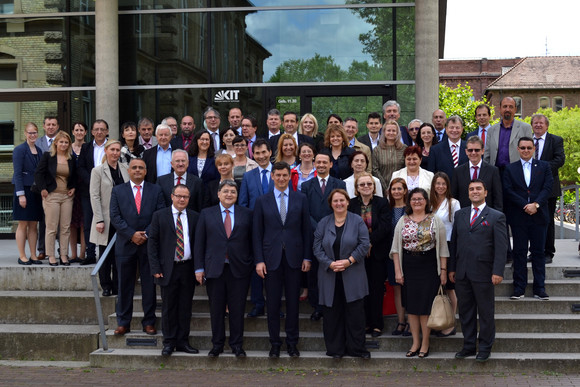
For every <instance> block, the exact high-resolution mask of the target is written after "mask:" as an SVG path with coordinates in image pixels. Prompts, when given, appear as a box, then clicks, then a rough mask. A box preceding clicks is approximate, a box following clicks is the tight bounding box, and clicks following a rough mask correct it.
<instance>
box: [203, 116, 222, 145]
mask: <svg viewBox="0 0 580 387" xmlns="http://www.w3.org/2000/svg"><path fill="white" fill-rule="evenodd" d="M203 121H204V122H205V129H204V127H203V125H202V127H201V130H206V131H207V132H208V133H209V136H210V138H211V140H212V141H213V149H215V151H216V153H217V152H218V150H219V149H220V144H221V139H220V124H221V116H220V112H218V111H217V110H215V109H214V108H213V107H211V106H208V107H207V109H205V112H203Z"/></svg>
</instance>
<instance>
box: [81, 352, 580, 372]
mask: <svg viewBox="0 0 580 387" xmlns="http://www.w3.org/2000/svg"><path fill="white" fill-rule="evenodd" d="M299 349H300V347H299ZM247 355H248V357H246V358H243V359H237V358H236V357H234V355H232V354H230V353H224V354H222V355H220V357H219V358H217V359H216V358H208V357H207V353H200V354H199V355H188V354H184V353H174V354H173V355H172V356H169V357H163V356H161V351H160V350H158V349H139V350H135V349H114V350H112V351H111V352H107V353H106V352H104V351H102V350H97V351H94V352H93V353H91V355H90V363H91V366H92V367H107V368H117V369H159V368H160V367H162V368H167V369H184V368H185V369H187V368H191V369H229V370H256V371H260V370H268V369H289V370H300V369H311V370H312V369H320V370H332V369H337V368H340V369H341V370H342V371H345V370H348V371H361V370H367V371H370V370H381V371H387V370H390V371H409V372H425V371H439V372H440V371H445V372H453V373H455V372H485V373H514V372H529V371H530V370H535V371H537V372H542V371H545V372H562V373H577V372H578V369H580V354H578V353H551V352H549V353H519V352H516V353H512V352H493V353H492V354H491V357H490V360H489V361H488V362H486V363H477V362H475V360H474V358H468V359H464V360H457V359H455V358H454V356H455V351H452V352H433V353H430V354H429V357H428V358H425V359H418V358H416V357H415V358H410V359H408V358H405V354H404V353H402V352H372V354H371V357H372V358H371V359H369V360H362V359H358V358H350V357H344V358H343V359H339V360H336V359H332V358H329V357H328V356H326V355H325V352H323V351H312V352H310V351H301V357H300V358H289V357H288V355H287V354H286V353H285V352H281V357H280V358H279V359H269V358H268V352H267V351H247Z"/></svg>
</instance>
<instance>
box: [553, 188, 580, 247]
mask: <svg viewBox="0 0 580 387" xmlns="http://www.w3.org/2000/svg"><path fill="white" fill-rule="evenodd" d="M579 189H580V185H568V186H566V187H562V195H560V211H563V210H564V191H570V190H574V193H575V194H576V195H575V196H576V200H575V201H574V211H575V213H576V222H575V223H576V240H579V238H580V237H579V234H580V233H579V231H578V229H579V227H578V221H579V219H578V215H579V214H578V196H579V192H578V191H579ZM552 216H553V215H552ZM560 239H564V214H563V213H562V214H561V215H560Z"/></svg>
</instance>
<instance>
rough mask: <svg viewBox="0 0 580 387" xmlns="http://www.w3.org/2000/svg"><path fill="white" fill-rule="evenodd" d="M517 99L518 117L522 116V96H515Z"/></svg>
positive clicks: (515, 99)
mask: <svg viewBox="0 0 580 387" xmlns="http://www.w3.org/2000/svg"><path fill="white" fill-rule="evenodd" d="M513 98H514V101H516V117H521V116H522V97H513Z"/></svg>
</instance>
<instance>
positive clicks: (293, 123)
mask: <svg viewBox="0 0 580 387" xmlns="http://www.w3.org/2000/svg"><path fill="white" fill-rule="evenodd" d="M282 126H283V127H284V133H288V134H291V135H292V136H294V140H296V144H298V148H300V144H302V143H304V142H308V143H310V144H312V145H314V140H313V139H312V137H310V136H306V135H304V134H301V133H297V132H298V114H296V113H294V112H285V113H284V116H283V121H282ZM280 136H281V134H279V135H277V136H273V137H271V138H270V148H272V149H273V152H274V154H273V156H276V151H277V150H278V141H280Z"/></svg>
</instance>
